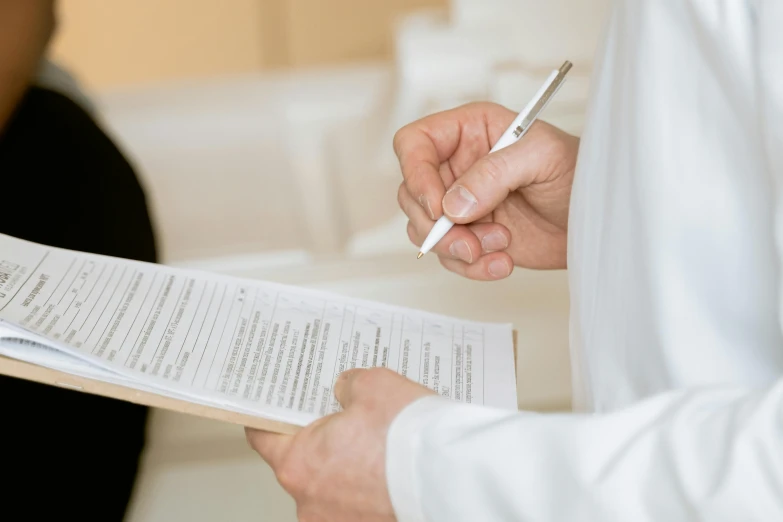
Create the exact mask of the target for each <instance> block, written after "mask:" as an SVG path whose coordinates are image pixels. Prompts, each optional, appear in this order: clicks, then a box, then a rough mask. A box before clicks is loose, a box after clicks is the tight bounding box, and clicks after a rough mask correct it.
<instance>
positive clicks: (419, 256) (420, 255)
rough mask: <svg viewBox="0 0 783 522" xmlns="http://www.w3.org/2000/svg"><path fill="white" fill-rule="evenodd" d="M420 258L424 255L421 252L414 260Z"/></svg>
mask: <svg viewBox="0 0 783 522" xmlns="http://www.w3.org/2000/svg"><path fill="white" fill-rule="evenodd" d="M422 257H424V253H422V252H419V255H418V256H416V259H421V258H422Z"/></svg>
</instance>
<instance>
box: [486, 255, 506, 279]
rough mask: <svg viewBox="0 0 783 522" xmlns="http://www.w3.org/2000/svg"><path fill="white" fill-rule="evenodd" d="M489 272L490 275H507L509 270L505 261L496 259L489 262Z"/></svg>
mask: <svg viewBox="0 0 783 522" xmlns="http://www.w3.org/2000/svg"><path fill="white" fill-rule="evenodd" d="M489 273H490V275H492V277H507V276H508V274H510V273H511V270H509V268H508V264H507V263H506V262H505V261H502V260H500V259H497V260H495V261H492V262H491V263H490V264H489Z"/></svg>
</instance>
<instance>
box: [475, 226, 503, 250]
mask: <svg viewBox="0 0 783 522" xmlns="http://www.w3.org/2000/svg"><path fill="white" fill-rule="evenodd" d="M481 248H483V249H484V251H485V252H497V251H498V250H505V249H506V248H508V241H507V240H506V236H505V235H503V234H502V233H501V232H497V231H496V232H490V233H489V234H487V235H486V236H484V237H483V238H481Z"/></svg>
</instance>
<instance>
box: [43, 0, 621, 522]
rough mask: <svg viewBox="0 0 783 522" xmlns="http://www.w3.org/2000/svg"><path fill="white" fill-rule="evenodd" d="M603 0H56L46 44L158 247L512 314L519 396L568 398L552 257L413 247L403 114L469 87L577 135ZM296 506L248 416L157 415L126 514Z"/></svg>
mask: <svg viewBox="0 0 783 522" xmlns="http://www.w3.org/2000/svg"><path fill="white" fill-rule="evenodd" d="M608 2H609V0H224V1H221V2H218V1H214V0H112V1H111V2H106V1H105V0H62V1H61V2H60V4H59V28H58V34H57V38H56V41H55V42H54V45H53V48H52V50H51V59H52V60H54V61H55V62H56V63H57V64H59V65H61V66H63V67H65V68H66V69H67V70H68V71H69V72H71V73H72V74H73V75H74V76H75V78H76V79H77V80H78V81H79V82H80V83H81V86H82V88H83V89H84V91H85V93H86V94H87V95H88V96H89V97H90V99H91V101H92V103H93V104H94V106H95V108H96V110H97V111H98V113H99V115H100V118H101V120H102V121H103V122H104V124H105V126H106V127H107V129H108V130H109V132H110V133H111V134H112V135H113V137H114V138H115V139H116V140H117V141H118V143H119V144H120V146H121V148H122V149H124V151H125V152H126V153H127V154H128V155H129V156H130V158H131V159H132V161H133V162H134V164H135V165H136V167H137V168H138V170H139V174H140V176H141V177H142V181H143V183H144V185H145V188H146V190H147V192H148V198H149V200H150V203H151V205H152V212H153V217H154V219H155V225H156V229H157V233H158V238H159V241H160V247H161V252H162V256H163V261H164V262H165V263H168V264H172V265H178V266H188V267H195V268H200V269H206V270H211V271H216V272H222V273H228V274H232V275H238V276H244V277H253V278H258V279H266V280H274V281H280V282H284V283H291V284H297V285H304V286H309V287H317V288H321V289H327V290H332V291H336V292H340V293H343V294H347V295H353V296H356V297H363V298H369V299H374V300H381V301H385V302H390V303H395V304H400V305H406V306H413V307H417V308H422V309H427V310H430V311H434V312H440V313H446V314H451V315H456V316H460V317H465V318H470V319H476V320H489V321H501V322H513V323H514V325H515V326H516V328H517V329H518V330H519V368H518V383H519V403H520V407H521V408H525V409H532V410H538V411H552V410H565V409H567V408H568V407H569V397H570V373H569V363H568V293H567V280H566V274H565V273H562V272H531V271H523V270H517V271H516V272H515V274H514V275H513V276H512V277H511V278H510V280H508V281H503V282H500V283H492V284H487V283H471V282H468V281H463V280H461V279H459V278H457V277H456V276H452V275H450V274H448V273H446V272H445V270H443V269H442V268H441V267H440V265H439V264H438V262H437V260H436V258H435V257H434V256H427V257H425V258H424V259H422V260H420V261H416V259H415V254H416V249H415V247H413V246H412V245H410V244H409V243H408V239H407V235H406V232H405V227H406V223H407V221H406V219H405V218H404V217H403V216H402V214H401V213H400V211H399V210H398V208H397V203H396V193H397V187H398V185H399V183H400V181H401V176H400V173H399V169H398V168H397V164H396V161H395V158H394V155H393V153H392V148H391V140H392V136H393V135H394V132H395V131H396V130H397V129H398V128H399V127H401V126H402V125H404V124H406V123H408V122H410V121H412V120H414V119H417V118H419V117H421V116H424V115H426V114H428V113H431V112H433V111H437V110H441V109H445V108H449V107H454V106H456V105H459V104H462V103H465V102H469V101H477V100H493V101H497V102H499V103H503V104H505V105H507V106H508V107H510V108H512V109H515V110H520V109H521V107H522V106H523V105H525V104H526V103H527V101H528V100H529V99H530V97H532V96H533V94H534V93H535V91H536V90H537V89H538V87H539V86H540V85H541V83H542V82H543V81H544V79H545V78H546V76H547V75H548V74H549V72H550V71H551V70H552V69H555V68H558V67H559V66H560V65H561V64H562V62H563V61H564V60H566V59H568V60H571V61H572V62H573V63H574V69H573V70H572V72H571V73H570V75H569V81H568V82H567V83H566V85H565V87H564V88H563V90H562V91H561V93H560V94H559V95H558V97H557V98H556V99H555V101H554V102H553V103H552V104H551V105H550V107H549V108H548V109H547V111H546V113H545V115H544V117H543V119H545V120H547V121H549V122H550V123H553V124H555V125H558V126H560V127H562V128H564V129H565V130H567V131H569V132H571V133H574V134H577V135H578V134H580V133H581V131H582V127H583V124H584V117H585V114H584V113H585V105H586V100H587V96H588V92H589V77H590V74H591V71H592V68H593V66H594V64H593V54H594V51H595V49H596V46H597V45H598V44H599V38H600V34H601V29H602V25H603V23H604V17H605V12H606V7H607V4H608ZM131 520H132V521H134V522H151V521H179V520H182V521H188V522H200V521H214V520H220V521H244V520H271V521H282V522H285V521H293V520H295V512H294V506H293V503H292V502H291V501H290V500H289V499H288V498H287V497H286V496H285V494H284V493H283V492H282V490H281V489H280V487H279V486H278V485H277V484H276V483H275V481H274V477H273V476H272V474H271V472H270V471H269V469H268V468H266V466H265V465H263V464H262V463H261V462H260V461H259V459H257V458H256V457H255V455H254V454H252V453H251V452H250V451H249V450H248V449H247V447H246V444H245V441H244V433H243V431H242V430H241V429H240V428H238V427H235V426H227V425H223V424H219V423H212V422H207V421H202V420H199V419H194V418H190V417H184V416H180V415H175V414H171V413H165V412H155V414H154V415H153V418H152V422H151V425H150V440H149V446H148V449H147V451H146V454H145V458H144V462H143V466H142V470H141V477H140V480H139V483H138V486H137V490H136V494H135V501H134V507H133V510H132V514H131Z"/></svg>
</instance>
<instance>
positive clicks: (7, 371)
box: [0, 356, 301, 434]
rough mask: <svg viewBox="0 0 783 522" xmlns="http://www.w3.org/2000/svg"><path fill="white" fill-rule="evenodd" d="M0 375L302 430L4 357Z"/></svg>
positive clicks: (286, 430) (240, 422)
mask: <svg viewBox="0 0 783 522" xmlns="http://www.w3.org/2000/svg"><path fill="white" fill-rule="evenodd" d="M0 374H1V375H7V376H9V377H17V378H20V379H25V380H28V381H35V382H39V383H42V384H48V385H51V386H57V387H59V388H65V389H68V390H74V391H79V392H83V393H89V394H92V395H100V396H102V397H108V398H110V399H118V400H122V401H127V402H132V403H134V404H139V405H142V406H149V407H152V408H160V409H164V410H169V411H173V412H178V413H185V414H188V415H195V416H196V417H204V418H206V419H212V420H217V421H222V422H228V423H231V424H237V425H239V426H247V427H250V428H256V429H259V430H264V431H271V432H275V433H284V434H293V433H296V432H297V431H299V430H300V429H301V427H300V426H295V425H293V424H287V423H284V422H280V421H273V420H268V419H263V418H261V417H255V416H253V415H245V414H242V413H236V412H232V411H226V410H222V409H220V408H213V407H210V406H203V405H201V404H195V403H192V402H188V401H185V400H180V399H172V398H171V397H165V396H163V395H158V394H156V393H150V392H145V391H139V390H134V389H133V388H128V387H125V386H121V385H118V384H109V383H105V382H101V381H96V380H94V379H87V378H84V377H77V376H74V375H71V374H68V373H64V372H59V371H57V370H51V369H49V368H44V367H42V366H37V365H34V364H30V363H26V362H22V361H17V360H16V359H9V358H7V357H2V356H0ZM12 400H13V399H12Z"/></svg>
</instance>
